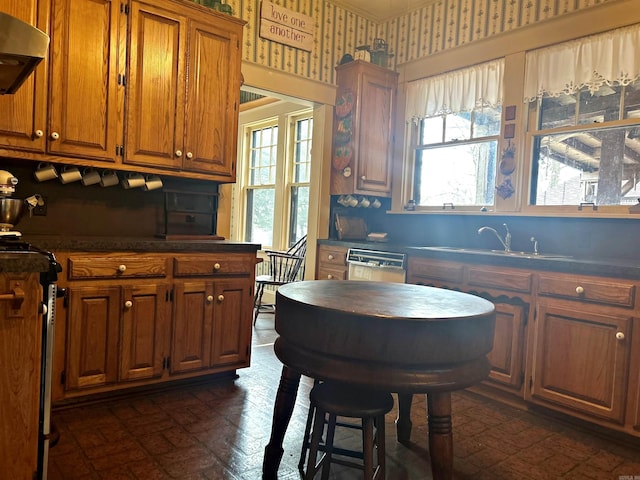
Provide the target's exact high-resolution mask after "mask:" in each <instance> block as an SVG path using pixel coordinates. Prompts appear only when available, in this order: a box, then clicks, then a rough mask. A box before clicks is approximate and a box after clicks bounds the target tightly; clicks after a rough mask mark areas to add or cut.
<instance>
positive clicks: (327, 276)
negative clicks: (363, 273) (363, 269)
mask: <svg viewBox="0 0 640 480" xmlns="http://www.w3.org/2000/svg"><path fill="white" fill-rule="evenodd" d="M316 277H317V279H318V280H346V279H347V269H346V268H337V267H336V268H328V267H320V268H318V273H317V275H316Z"/></svg>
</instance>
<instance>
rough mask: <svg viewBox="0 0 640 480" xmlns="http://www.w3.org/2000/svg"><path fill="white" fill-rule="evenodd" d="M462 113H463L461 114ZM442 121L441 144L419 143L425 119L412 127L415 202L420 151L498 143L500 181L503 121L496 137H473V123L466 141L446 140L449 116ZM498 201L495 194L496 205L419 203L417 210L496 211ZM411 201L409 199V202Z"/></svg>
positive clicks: (496, 174)
mask: <svg viewBox="0 0 640 480" xmlns="http://www.w3.org/2000/svg"><path fill="white" fill-rule="evenodd" d="M499 108H500V109H501V115H500V118H501V119H502V117H503V115H504V112H503V111H502V105H500V107H499ZM460 113H462V112H460ZM470 113H471V116H472V117H473V118H475V111H474V112H470ZM441 117H443V118H442V121H443V130H442V141H441V142H434V143H429V144H421V143H420V142H419V139H420V136H421V135H420V134H421V122H422V120H424V119H421V120H418V121H417V123H415V124H412V126H413V127H414V128H412V130H411V135H412V137H413V142H412V151H413V165H412V175H411V189H410V191H411V197H410V198H411V199H414V200H415V195H416V193H415V188H416V185H417V180H416V174H417V172H418V163H419V159H418V151H420V150H422V151H423V152H425V151H428V150H433V149H436V148H442V147H454V146H457V145H474V144H486V143H488V142H493V141H495V142H496V158H495V172H494V184H496V185H497V183H496V182H497V179H498V167H497V164H498V161H499V152H500V138H501V134H500V132H502V121H501V122H500V127H499V129H498V132H499V133H497V134H496V135H487V136H484V137H475V136H474V135H473V132H474V126H475V123H472V124H471V126H470V129H469V134H470V135H469V138H467V139H464V140H449V141H447V140H446V135H447V129H446V125H447V119H446V117H447V115H442V116H441ZM430 118H434V117H430ZM497 199H498V195H497V193H495V192H494V203H493V204H491V205H489V204H486V205H480V204H455V203H451V202H445V203H443V204H441V205H420V204H418V203H416V206H415V208H416V210H418V211H425V212H432V211H454V210H457V211H463V212H465V211H466V212H469V211H477V210H478V209H479V208H490V209H494V208H495V204H496V202H497ZM408 200H409V199H407V201H408Z"/></svg>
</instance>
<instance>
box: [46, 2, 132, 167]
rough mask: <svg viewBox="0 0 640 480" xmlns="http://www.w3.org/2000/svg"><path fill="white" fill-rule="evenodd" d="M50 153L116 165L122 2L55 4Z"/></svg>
mask: <svg viewBox="0 0 640 480" xmlns="http://www.w3.org/2000/svg"><path fill="white" fill-rule="evenodd" d="M52 5H53V8H52V11H51V18H52V22H51V25H52V32H51V55H50V58H51V84H50V96H49V126H48V129H47V131H46V132H45V136H46V137H47V143H48V149H47V150H48V152H49V153H51V154H54V155H64V156H74V157H82V158H90V159H97V160H102V161H109V162H115V161H116V160H117V153H118V152H117V150H116V146H117V145H119V144H122V118H121V112H122V105H123V91H122V90H123V89H122V88H121V87H120V86H119V85H118V75H119V74H121V73H122V72H123V71H124V68H123V65H124V63H123V64H122V66H121V65H119V62H121V61H122V62H124V57H123V54H121V52H120V51H119V48H120V42H121V40H123V39H124V35H125V32H126V17H125V15H122V14H121V12H120V2H114V1H110V0H83V1H77V0H54V1H53V3H52Z"/></svg>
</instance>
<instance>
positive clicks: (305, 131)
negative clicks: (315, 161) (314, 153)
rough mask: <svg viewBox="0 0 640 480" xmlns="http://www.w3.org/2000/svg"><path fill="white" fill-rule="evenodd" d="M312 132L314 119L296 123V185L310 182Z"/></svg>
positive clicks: (294, 164) (294, 172) (294, 160)
mask: <svg viewBox="0 0 640 480" xmlns="http://www.w3.org/2000/svg"><path fill="white" fill-rule="evenodd" d="M312 131H313V119H312V118H304V119H301V120H298V121H296V132H295V138H296V143H295V148H294V158H293V181H294V182H295V183H307V182H309V180H310V174H311V168H310V167H311V134H312Z"/></svg>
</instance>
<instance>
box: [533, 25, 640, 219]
mask: <svg viewBox="0 0 640 480" xmlns="http://www.w3.org/2000/svg"><path fill="white" fill-rule="evenodd" d="M639 42H640V26H634V27H630V28H623V29H618V30H614V31H612V32H607V33H605V34H601V35H594V36H591V37H587V38H585V39H580V40H575V41H571V42H566V43H564V44H561V45H557V46H554V47H550V48H548V49H541V50H539V51H533V52H529V53H528V54H527V68H526V75H525V79H526V81H525V95H526V100H527V101H529V102H530V103H529V128H528V131H529V135H530V138H531V145H532V151H533V160H532V166H531V186H530V199H529V200H530V202H529V203H530V204H531V205H537V206H570V205H574V206H575V205H579V206H580V207H581V204H583V203H589V204H593V205H594V207H593V208H596V206H600V205H602V206H617V205H631V204H636V203H637V202H638V200H637V199H638V197H640V187H639V182H640V79H639V77H640V65H638V62H637V61H636V60H635V54H631V55H629V52H633V51H634V50H633V49H634V46H635V45H637V44H638V43H639ZM629 49H631V50H629ZM577 58H579V59H580V62H581V67H582V68H579V69H577V68H575V59H577ZM572 60H573V61H572ZM551 67H554V68H551Z"/></svg>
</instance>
